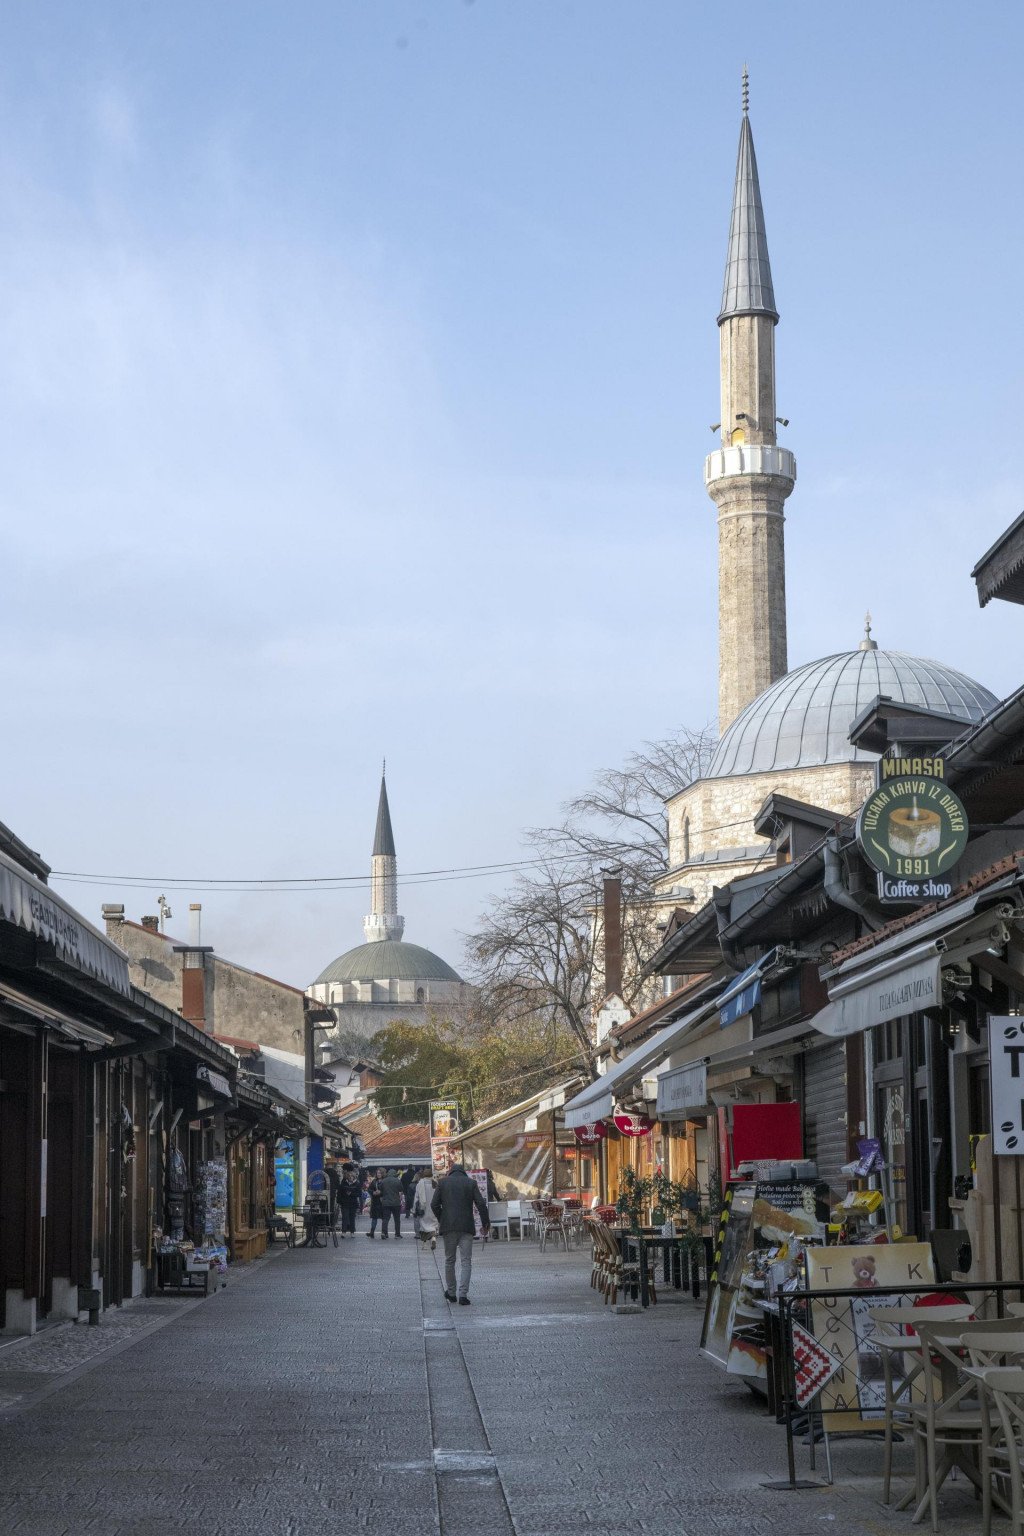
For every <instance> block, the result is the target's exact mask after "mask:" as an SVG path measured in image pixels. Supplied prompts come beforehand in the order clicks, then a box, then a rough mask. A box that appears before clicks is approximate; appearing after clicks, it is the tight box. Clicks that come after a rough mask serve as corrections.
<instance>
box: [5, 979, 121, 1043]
mask: <svg viewBox="0 0 1024 1536" xmlns="http://www.w3.org/2000/svg"><path fill="white" fill-rule="evenodd" d="M0 1003H7V1004H8V1006H9V1007H11V1008H15V1009H17V1011H18V1012H19V1013H23V1014H25V1015H26V1016H27V1017H28V1018H30V1019H34V1020H35V1022H36V1023H38V1024H45V1025H46V1026H47V1028H48V1029H55V1030H56V1031H57V1032H58V1033H59V1034H61V1035H64V1036H65V1037H66V1038H67V1039H68V1040H74V1041H77V1043H78V1044H79V1045H91V1046H95V1047H97V1048H98V1047H99V1046H104V1045H112V1044H113V1041H114V1037H113V1035H111V1034H108V1033H107V1032H106V1030H103V1029H97V1028H96V1026H95V1025H93V1024H83V1023H82V1021H81V1019H73V1018H71V1017H70V1015H68V1014H66V1013H62V1012H61V1011H60V1009H59V1008H51V1007H50V1005H49V1003H44V1002H42V1001H40V999H38V998H34V997H29V996H27V994H26V993H24V992H19V991H18V990H17V988H16V987H11V986H8V985H7V984H6V982H5V983H4V984H3V985H2V986H0Z"/></svg>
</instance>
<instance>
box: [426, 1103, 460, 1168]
mask: <svg viewBox="0 0 1024 1536" xmlns="http://www.w3.org/2000/svg"><path fill="white" fill-rule="evenodd" d="M427 1107H428V1110H429V1113H430V1167H431V1171H432V1172H433V1174H434V1176H435V1178H437V1177H441V1178H443V1177H444V1175H445V1174H446V1173H447V1172H448V1170H449V1169H450V1168H451V1165H452V1162H453V1161H455V1162H459V1161H461V1159H460V1158H459V1157H458V1156H453V1151H452V1149H451V1148H450V1146H449V1142H450V1141H451V1139H452V1137H453V1136H457V1135H458V1134H459V1103H458V1100H457V1099H431V1101H430V1103H429V1105H428V1106H427Z"/></svg>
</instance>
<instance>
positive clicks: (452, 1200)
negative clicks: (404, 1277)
mask: <svg viewBox="0 0 1024 1536" xmlns="http://www.w3.org/2000/svg"><path fill="white" fill-rule="evenodd" d="M474 1206H475V1207H476V1209H477V1210H478V1211H479V1212H480V1222H481V1225H482V1226H483V1229H484V1235H485V1236H486V1234H487V1233H488V1232H489V1231H490V1230H491V1218H490V1216H489V1215H488V1213H487V1201H486V1200H485V1199H484V1197H483V1195H482V1194H481V1193H480V1190H479V1188H478V1187H477V1184H476V1180H475V1179H471V1178H470V1176H469V1174H468V1173H467V1172H466V1170H465V1168H463V1166H462V1164H461V1163H455V1164H454V1165H453V1167H452V1170H451V1172H450V1173H449V1174H448V1175H447V1177H446V1178H443V1179H442V1180H441V1182H440V1183H439V1184H438V1186H437V1188H436V1189H435V1190H434V1198H433V1200H431V1202H430V1209H431V1210H432V1211H433V1213H434V1215H435V1216H436V1217H437V1222H438V1230H439V1231H440V1233H441V1238H442V1240H443V1242H444V1294H445V1298H446V1300H448V1301H454V1300H455V1256H456V1254H457V1255H458V1259H459V1290H458V1301H459V1306H460V1307H468V1306H469V1277H470V1275H471V1273H472V1270H473V1237H474V1234H475V1232H476V1223H475V1222H474V1220H473V1207H474Z"/></svg>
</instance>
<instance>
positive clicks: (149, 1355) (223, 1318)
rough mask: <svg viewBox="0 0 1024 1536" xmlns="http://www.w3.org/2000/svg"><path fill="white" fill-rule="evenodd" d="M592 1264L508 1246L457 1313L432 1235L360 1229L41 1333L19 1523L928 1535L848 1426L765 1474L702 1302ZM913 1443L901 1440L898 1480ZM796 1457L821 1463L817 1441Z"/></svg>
mask: <svg viewBox="0 0 1024 1536" xmlns="http://www.w3.org/2000/svg"><path fill="white" fill-rule="evenodd" d="M588 1281H589V1260H588V1259H587V1257H586V1256H585V1255H583V1254H581V1253H578V1252H573V1253H570V1254H568V1255H566V1254H565V1253H559V1252H557V1251H552V1250H549V1251H548V1252H547V1253H544V1254H540V1253H538V1251H537V1249H536V1247H535V1246H533V1245H530V1244H519V1243H511V1244H505V1243H503V1244H488V1245H487V1247H486V1249H481V1250H478V1254H477V1258H476V1261H475V1263H474V1270H473V1288H472V1293H471V1294H472V1301H473V1305H472V1306H471V1307H465V1308H462V1307H450V1306H449V1305H448V1304H447V1303H446V1302H445V1301H444V1298H443V1296H442V1294H441V1284H440V1277H439V1274H438V1271H437V1268H436V1260H435V1258H434V1257H433V1256H431V1255H430V1254H429V1253H428V1252H427V1251H426V1250H424V1249H422V1248H421V1247H420V1246H419V1245H417V1244H416V1243H414V1242H413V1240H412V1239H411V1238H409V1239H408V1240H406V1241H403V1242H401V1243H395V1242H389V1243H387V1244H385V1245H381V1244H380V1243H379V1242H374V1243H370V1242H367V1241H366V1238H365V1237H364V1236H363V1235H362V1234H361V1233H360V1234H357V1236H356V1238H355V1239H351V1238H350V1239H348V1240H346V1241H344V1242H343V1243H342V1244H341V1246H340V1247H339V1248H338V1249H337V1250H334V1249H326V1250H324V1249H318V1250H310V1251H307V1250H297V1251H288V1252H286V1253H283V1254H280V1255H279V1256H277V1257H274V1258H273V1259H271V1260H270V1261H268V1262H267V1263H265V1264H264V1265H262V1266H260V1267H259V1268H258V1269H256V1268H254V1269H253V1271H252V1272H251V1273H250V1274H249V1275H248V1276H246V1278H245V1279H244V1280H243V1282H242V1283H240V1284H239V1283H237V1278H236V1277H235V1276H232V1278H231V1283H229V1286H228V1288H227V1289H226V1290H224V1291H221V1292H220V1293H218V1294H217V1295H215V1296H212V1297H210V1298H209V1299H208V1300H205V1301H201V1302H198V1303H187V1304H186V1305H185V1306H184V1307H182V1308H181V1309H180V1311H179V1312H177V1313H176V1315H175V1317H174V1320H173V1321H172V1322H170V1323H168V1324H167V1325H166V1326H159V1325H158V1324H157V1325H156V1326H155V1327H154V1325H152V1324H150V1323H149V1322H148V1321H147V1322H146V1323H145V1325H136V1324H135V1323H134V1322H132V1321H131V1316H132V1309H125V1311H124V1313H123V1314H121V1315H120V1321H118V1322H115V1321H114V1318H115V1317H116V1316H117V1315H116V1314H111V1325H112V1326H111V1327H110V1328H109V1329H108V1337H109V1338H111V1339H114V1338H116V1339H117V1341H118V1347H117V1348H116V1349H115V1350H114V1351H113V1352H109V1351H108V1352H107V1353H106V1354H100V1355H98V1356H92V1357H90V1358H87V1359H84V1360H78V1361H77V1362H74V1363H72V1364H71V1366H70V1368H69V1369H67V1370H65V1371H63V1372H61V1371H58V1370H57V1369H56V1365H57V1362H58V1359H59V1358H61V1357H62V1356H64V1357H65V1358H66V1357H67V1351H68V1350H69V1348H70V1347H71V1345H72V1344H74V1346H75V1348H76V1349H77V1348H79V1347H82V1348H84V1347H85V1346H84V1345H82V1346H79V1345H78V1344H77V1343H76V1342H75V1341H74V1340H73V1339H70V1338H69V1339H68V1340H66V1341H64V1342H59V1341H55V1342H53V1343H50V1342H48V1341H37V1342H35V1343H33V1344H32V1345H30V1346H28V1347H27V1348H26V1349H25V1350H24V1351H22V1353H23V1354H24V1355H25V1357H26V1359H27V1358H28V1357H29V1356H30V1354H31V1353H32V1352H33V1351H35V1350H36V1349H40V1353H39V1355H38V1359H39V1361H40V1362H41V1363H40V1365H39V1367H38V1368H37V1369H36V1370H35V1372H34V1375H35V1379H36V1380H37V1381H40V1380H42V1381H46V1382H49V1383H50V1384H51V1388H52V1389H48V1395H47V1396H45V1397H43V1398H39V1397H37V1396H36V1397H33V1396H32V1395H31V1394H29V1395H27V1396H25V1397H23V1398H22V1399H21V1401H20V1403H18V1402H16V1403H15V1404H14V1405H13V1406H12V1407H11V1408H10V1409H9V1410H8V1411H7V1412H2V1411H0V1468H2V1474H0V1531H2V1532H3V1533H4V1536H7V1533H8V1532H10V1533H12V1536H13V1533H19V1536H64V1533H68V1536H71V1533H74V1536H79V1533H92V1532H101V1533H103V1536H179V1533H181V1532H184V1531H194V1530H197V1529H201V1530H202V1531H203V1532H204V1536H240V1533H242V1532H246V1533H250V1532H254V1531H255V1532H259V1533H261V1536H263V1533H265V1536H326V1533H328V1532H330V1533H332V1536H338V1533H346V1536H347V1533H349V1532H360V1531H363V1530H368V1531H373V1532H375V1533H379V1536H470V1533H472V1536H505V1533H514V1536H576V1533H580V1536H584V1533H585V1536H636V1533H637V1532H642V1533H644V1536H669V1533H671V1536H697V1533H700V1536H707V1533H709V1532H723V1533H734V1532H739V1531H742V1532H743V1536H773V1533H780V1536H782V1533H784V1536H811V1533H812V1532H813V1533H816V1536H820V1533H821V1532H823V1531H828V1530H829V1529H834V1530H836V1531H837V1533H838V1532H842V1536H879V1533H880V1532H892V1531H900V1530H906V1531H908V1532H910V1531H911V1530H912V1529H913V1528H912V1527H911V1525H910V1516H909V1514H897V1513H896V1512H895V1511H893V1510H887V1509H884V1508H883V1507H882V1506H881V1505H880V1503H879V1501H878V1490H879V1486H880V1477H879V1472H880V1462H881V1452H880V1447H879V1445H878V1444H877V1443H876V1442H866V1441H862V1440H842V1441H837V1442H836V1443H835V1445H834V1463H835V1474H836V1485H835V1487H834V1488H822V1489H819V1490H815V1491H813V1492H804V1493H776V1492H769V1491H767V1490H765V1489H764V1488H763V1487H762V1486H761V1483H762V1482H763V1481H764V1480H766V1479H778V1478H782V1477H783V1476H784V1474H785V1439H784V1435H783V1433H782V1431H781V1430H780V1429H779V1428H778V1427H777V1426H776V1425H775V1424H774V1422H772V1421H770V1420H769V1418H768V1416H767V1414H766V1413H765V1411H764V1405H763V1402H762V1401H761V1400H760V1399H759V1398H757V1397H755V1396H754V1395H753V1394H752V1393H750V1392H749V1391H748V1390H747V1389H746V1388H745V1387H744V1386H743V1385H742V1384H740V1383H737V1382H735V1381H734V1380H732V1379H731V1378H728V1377H726V1376H724V1375H723V1374H722V1373H721V1372H720V1371H719V1370H718V1369H717V1368H716V1367H715V1366H713V1365H711V1364H709V1363H708V1362H706V1361H704V1360H702V1359H701V1358H700V1356H699V1354H698V1353H697V1340H698V1337H699V1332H700V1320H701V1314H700V1308H699V1307H697V1306H695V1305H694V1304H693V1303H691V1302H688V1301H684V1302H683V1303H682V1304H677V1305H664V1304H663V1305H659V1306H658V1307H657V1308H652V1309H649V1310H648V1311H646V1312H641V1313H636V1314H630V1315H618V1316H617V1315H615V1314H614V1313H613V1311H612V1310H611V1309H610V1308H607V1307H604V1306H603V1305H602V1302H601V1300H600V1298H599V1297H598V1296H597V1295H596V1294H595V1293H594V1292H593V1291H592V1290H591V1289H590V1287H589V1283H588ZM157 1305H159V1304H157ZM147 1306H148V1304H147ZM138 1316H139V1317H140V1318H141V1317H143V1316H146V1317H149V1316H153V1314H152V1313H150V1312H148V1311H147V1308H146V1307H144V1308H142V1309H141V1310H140V1311H139V1313H138ZM60 1331H62V1332H66V1330H60ZM76 1331H77V1330H76ZM86 1331H87V1332H89V1331H91V1332H92V1333H93V1334H96V1333H98V1332H99V1330H86ZM40 1346H43V1347H42V1348H40ZM88 1347H89V1349H92V1348H93V1347H94V1346H93V1345H92V1344H90V1345H89V1346H88ZM17 1353H19V1351H13V1352H10V1353H7V1352H4V1354H5V1355H6V1359H5V1360H4V1359H3V1357H0V1394H2V1393H3V1391H4V1381H5V1379H7V1380H11V1379H13V1378H14V1377H17V1379H18V1380H19V1381H20V1379H21V1376H20V1375H18V1373H17V1372H12V1371H10V1370H8V1366H9V1365H10V1363H11V1361H12V1360H13V1358H14V1356H15V1355H16V1354H17ZM47 1358H48V1359H49V1360H50V1362H51V1363H52V1365H53V1366H54V1369H52V1370H49V1369H47V1367H46V1363H45V1362H46V1360H47ZM19 1369H20V1368H19ZM23 1374H24V1372H23ZM27 1374H33V1372H32V1371H29V1372H28V1373H27ZM0 1408H2V1403H0ZM910 1461H911V1452H910V1449H909V1447H907V1446H903V1447H899V1448H898V1461H897V1473H898V1475H899V1476H900V1478H901V1480H902V1481H901V1487H906V1486H907V1482H906V1479H907V1478H908V1477H909V1473H910ZM798 1462H799V1467H798V1470H799V1473H800V1475H803V1476H805V1475H807V1473H808V1470H809V1469H808V1464H807V1450H806V1448H804V1447H799V1448H798ZM818 1474H819V1475H823V1458H822V1457H821V1456H820V1455H819V1461H818ZM940 1519H941V1528H942V1531H943V1533H944V1536H946V1533H949V1536H966V1533H968V1532H970V1533H971V1536H976V1533H977V1532H978V1530H979V1529H980V1519H979V1507H978V1506H977V1505H976V1504H975V1502H974V1500H973V1498H972V1497H971V1495H970V1494H969V1492H968V1491H967V1490H966V1489H965V1488H964V1486H963V1485H962V1484H960V1485H952V1484H951V1485H947V1487H946V1489H944V1491H943V1495H942V1499H941V1507H940ZM997 1536H998V1526H997Z"/></svg>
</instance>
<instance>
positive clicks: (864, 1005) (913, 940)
mask: <svg viewBox="0 0 1024 1536" xmlns="http://www.w3.org/2000/svg"><path fill="white" fill-rule="evenodd" d="M991 897H992V887H989V889H988V890H987V891H984V892H981V893H979V894H978V895H975V896H970V897H968V898H967V899H966V900H964V901H961V902H957V903H956V905H955V906H952V907H950V908H948V909H947V910H946V911H945V912H936V913H934V914H933V915H932V916H931V917H928V918H925V919H924V920H923V921H922V922H920V923H915V924H913V926H912V927H910V928H908V929H906V930H904V931H903V932H901V933H898V934H894V935H893V937H892V938H890V939H885V940H883V942H882V943H881V944H878V945H875V946H874V947H873V948H871V949H869V950H865V951H864V953H863V954H860V955H854V956H853V957H852V958H851V959H850V960H848V961H846V963H845V964H843V965H840V966H837V968H836V969H835V971H833V972H832V973H831V975H829V974H828V973H826V975H825V980H826V981H827V982H828V995H829V1003H828V1005H827V1007H825V1008H823V1009H822V1010H821V1012H820V1013H816V1014H815V1015H814V1016H813V1018H812V1019H810V1021H809V1022H810V1024H811V1025H812V1026H813V1028H814V1029H816V1030H818V1032H819V1033H820V1034H823V1035H831V1036H833V1037H840V1036H843V1035H854V1034H858V1033H859V1032H860V1031H861V1030H864V1029H870V1028H871V1027H872V1026H873V1025H875V1024H884V1023H885V1022H886V1021H887V1020H889V1019H897V1018H902V1017H903V1015H904V1014H911V1013H920V1012H921V1010H922V1009H924V1008H933V1007H938V1006H939V1005H940V1004H941V1002H942V968H943V966H944V965H945V966H952V965H956V964H958V963H959V962H961V961H964V960H968V959H970V957H971V955H972V954H978V953H979V951H981V950H983V949H986V948H987V947H988V946H989V944H991V943H993V942H998V943H1000V944H1002V943H1004V942H1005V937H1006V932H1005V927H1004V918H1005V916H1006V915H1012V911H1013V909H1012V908H1009V909H1004V908H1003V906H1002V904H997V905H995V906H992V905H990V906H989V907H988V908H987V909H986V910H984V911H981V912H979V911H977V907H978V905H979V903H980V902H981V901H982V900H984V899H986V898H987V899H988V900H989V901H991Z"/></svg>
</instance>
